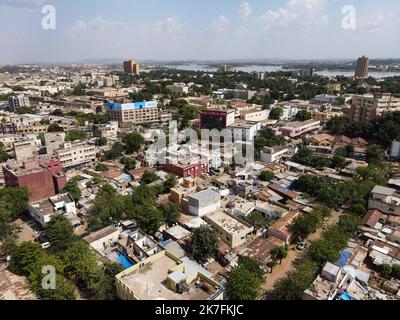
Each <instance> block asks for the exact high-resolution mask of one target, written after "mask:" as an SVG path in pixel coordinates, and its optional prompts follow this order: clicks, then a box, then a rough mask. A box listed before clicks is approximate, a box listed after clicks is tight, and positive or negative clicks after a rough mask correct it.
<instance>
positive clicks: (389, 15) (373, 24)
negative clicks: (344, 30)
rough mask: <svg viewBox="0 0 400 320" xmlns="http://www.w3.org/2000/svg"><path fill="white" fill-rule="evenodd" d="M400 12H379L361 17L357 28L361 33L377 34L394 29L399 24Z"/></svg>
mask: <svg viewBox="0 0 400 320" xmlns="http://www.w3.org/2000/svg"><path fill="white" fill-rule="evenodd" d="M399 18H400V12H399V11H395V12H383V11H379V12H376V13H372V14H367V15H364V16H361V17H360V18H359V19H358V20H357V23H356V28H357V30H358V31H360V32H361V33H363V32H364V33H365V32H367V33H377V32H381V31H383V30H384V29H386V28H389V27H393V25H394V24H396V23H398V21H399Z"/></svg>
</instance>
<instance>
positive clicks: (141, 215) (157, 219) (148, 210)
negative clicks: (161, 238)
mask: <svg viewBox="0 0 400 320" xmlns="http://www.w3.org/2000/svg"><path fill="white" fill-rule="evenodd" d="M133 217H134V218H135V219H136V220H137V222H138V223H139V225H140V228H141V229H142V230H143V231H144V232H146V233H148V234H151V235H154V234H155V233H156V232H157V231H158V229H159V228H160V226H161V225H162V224H163V223H164V216H163V214H162V212H161V211H160V210H158V209H157V208H156V207H154V206H147V205H140V206H136V207H135V210H134V214H133Z"/></svg>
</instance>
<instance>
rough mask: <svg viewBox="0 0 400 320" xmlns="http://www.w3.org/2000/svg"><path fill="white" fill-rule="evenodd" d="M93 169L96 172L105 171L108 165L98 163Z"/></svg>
mask: <svg viewBox="0 0 400 320" xmlns="http://www.w3.org/2000/svg"><path fill="white" fill-rule="evenodd" d="M94 170H96V171H97V172H107V171H108V167H107V166H106V165H105V164H103V163H98V164H97V165H96V166H95V167H94Z"/></svg>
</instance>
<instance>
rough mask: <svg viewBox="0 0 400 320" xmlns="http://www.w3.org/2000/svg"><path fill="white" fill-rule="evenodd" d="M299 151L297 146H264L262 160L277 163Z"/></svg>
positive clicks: (261, 153)
mask: <svg viewBox="0 0 400 320" xmlns="http://www.w3.org/2000/svg"><path fill="white" fill-rule="evenodd" d="M296 152H297V147H296V148H293V147H289V146H276V147H271V148H270V147H264V149H262V150H261V152H260V155H261V161H263V162H266V163H276V162H279V161H281V160H285V159H287V158H290V157H292V156H293V155H294V154H296Z"/></svg>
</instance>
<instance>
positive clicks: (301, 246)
mask: <svg viewBox="0 0 400 320" xmlns="http://www.w3.org/2000/svg"><path fill="white" fill-rule="evenodd" d="M305 248H307V243H306V242H299V243H297V245H296V249H297V250H300V251H303V250H304V249H305Z"/></svg>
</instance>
